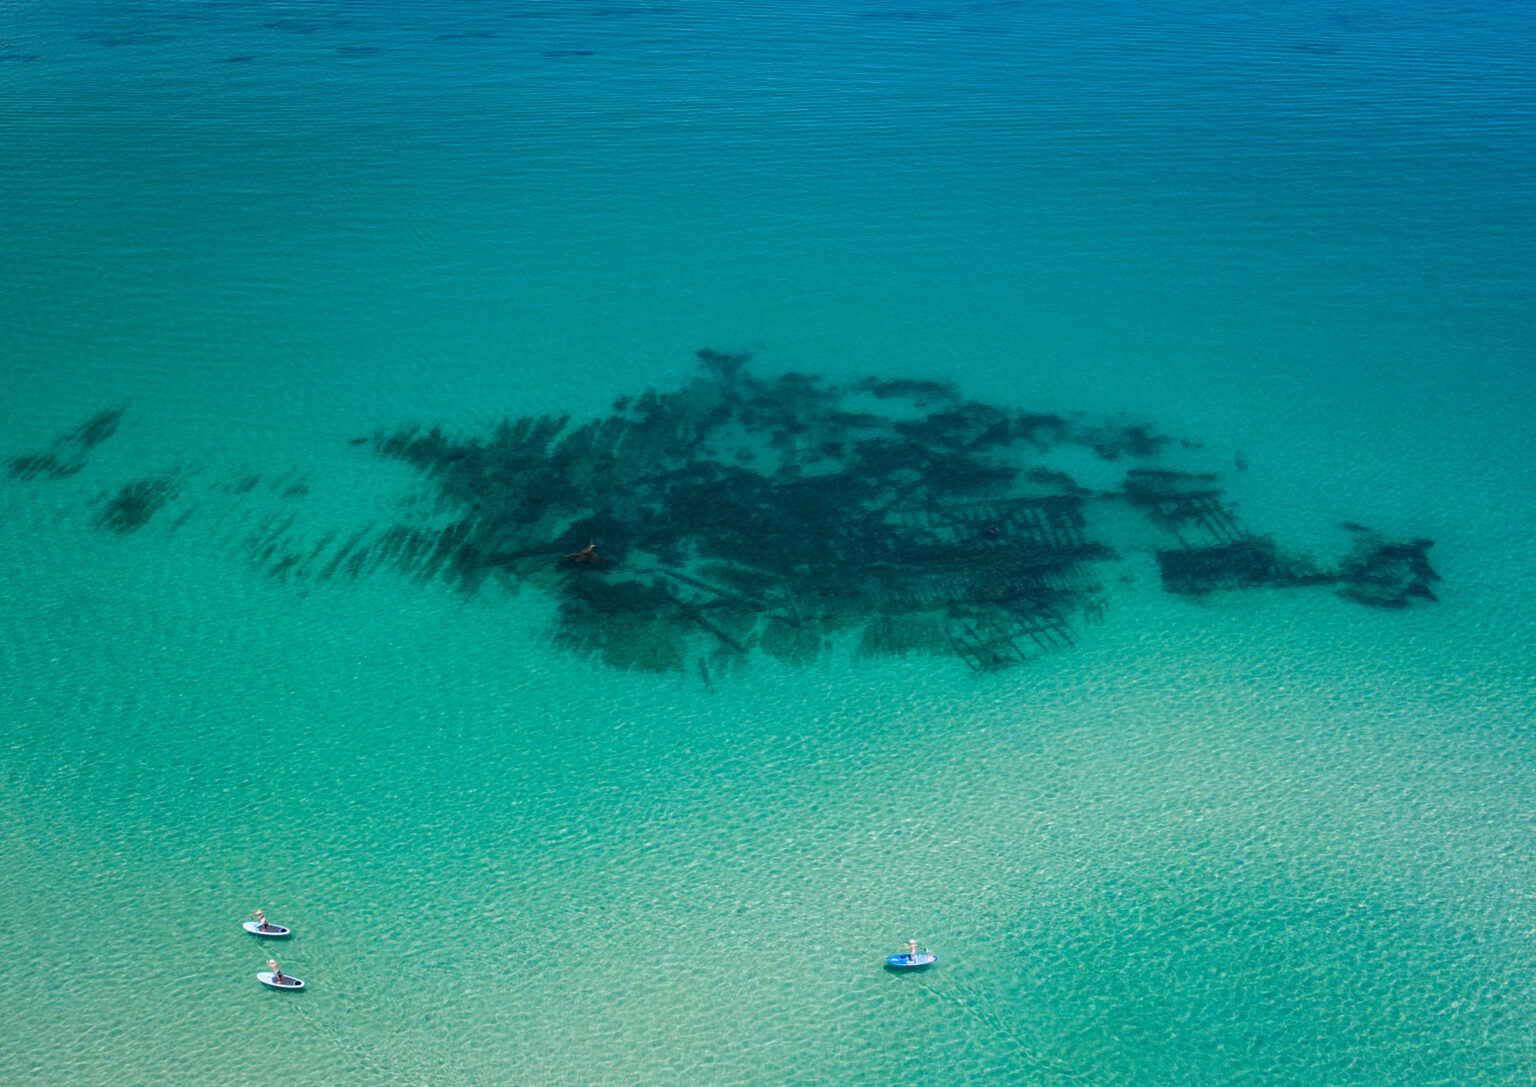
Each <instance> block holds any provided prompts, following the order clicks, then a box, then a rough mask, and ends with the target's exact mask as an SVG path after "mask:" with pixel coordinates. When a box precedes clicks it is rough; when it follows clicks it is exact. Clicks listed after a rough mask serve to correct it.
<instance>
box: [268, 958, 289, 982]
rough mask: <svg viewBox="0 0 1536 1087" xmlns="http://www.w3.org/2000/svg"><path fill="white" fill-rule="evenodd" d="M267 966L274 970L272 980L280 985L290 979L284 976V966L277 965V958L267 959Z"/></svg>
mask: <svg viewBox="0 0 1536 1087" xmlns="http://www.w3.org/2000/svg"><path fill="white" fill-rule="evenodd" d="M267 966H268V968H270V969H271V971H272V980H273V981H275V982H277V983H278V984H279V985H281V984H283V983H284V982H285V981H287V980H288V979H287V978H285V977H283V968H282V967H281V966H279V965H277V960H276V959H268V960H267Z"/></svg>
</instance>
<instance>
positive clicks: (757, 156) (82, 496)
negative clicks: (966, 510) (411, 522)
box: [0, 0, 1536, 1084]
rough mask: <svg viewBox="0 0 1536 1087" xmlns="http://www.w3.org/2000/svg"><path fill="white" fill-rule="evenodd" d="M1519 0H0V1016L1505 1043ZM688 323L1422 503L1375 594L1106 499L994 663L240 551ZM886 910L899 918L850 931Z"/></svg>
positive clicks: (537, 405) (134, 1078) (839, 1049)
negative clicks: (267, 965)
mask: <svg viewBox="0 0 1536 1087" xmlns="http://www.w3.org/2000/svg"><path fill="white" fill-rule="evenodd" d="M1533 44H1536V23H1532V22H1531V20H1529V19H1528V18H1527V17H1526V16H1525V13H1524V11H1523V10H1522V9H1521V8H1520V7H1519V6H1511V5H1503V4H1434V3H1422V2H1415V3H1409V4H1394V5H1386V4H1376V5H1351V6H1340V5H1331V4H1322V3H1307V4H1298V5H1287V6H1284V7H1281V6H1278V5H1276V6H1270V7H1268V8H1266V9H1254V8H1245V9H1242V10H1238V9H1234V8H1233V7H1232V6H1231V5H1220V4H1199V3H1192V4H1137V5H1130V4H1125V5H1110V6H1099V7H1097V8H1094V9H1093V10H1085V9H1084V8H1082V7H1081V6H1079V5H1071V4H1058V3H1043V4H1010V3H995V4H992V3H978V4H955V5H947V4H937V3H931V2H928V0H920V2H915V3H910V4H900V5H896V6H886V5H884V4H881V3H854V2H852V0H838V2H837V3H832V4H822V5H816V6H810V5H789V4H785V5H773V6H755V5H750V4H747V5H740V4H721V3H706V2H693V3H688V2H683V3H663V4H655V5H633V4H622V3H592V4H586V3H572V4H563V5H550V4H532V3H527V4H501V5H492V4H482V3H470V2H453V3H446V2H445V3H434V4H430V5H425V6H415V7H407V6H404V5H355V4H330V3H318V2H317V3H281V4H279V3H273V4H268V5H264V6H254V5H252V6H244V5H228V4H219V3H203V4H198V3H191V4H170V3H145V4H133V5H127V4H123V5H114V4H58V3H55V4H48V5H42V4H32V3H19V4H12V5H7V6H6V7H5V8H4V9H3V10H0V132H3V134H4V147H5V150H4V154H3V155H0V393H3V395H0V438H3V447H0V455H4V456H5V457H6V458H12V457H17V456H23V455H28V454H34V453H37V452H39V451H44V450H49V449H71V448H74V446H71V445H70V444H69V443H68V442H65V443H64V444H63V445H55V443H56V442H58V440H59V438H60V436H61V435H65V434H68V433H70V432H72V431H73V430H74V429H75V428H77V427H79V426H80V425H81V424H82V423H84V422H85V421H86V420H88V419H90V418H91V417H93V416H94V415H96V414H97V413H99V412H102V411H106V410H117V409H121V410H122V411H123V413H124V414H123V416H122V420H121V423H120V425H119V427H118V429H117V432H116V433H115V434H114V435H112V436H111V437H110V438H109V439H107V440H105V441H103V442H101V443H100V444H99V445H98V446H96V447H95V448H92V449H90V450H88V451H86V455H85V456H83V458H82V462H81V463H82V466H81V467H80V470H79V471H78V472H77V473H75V474H72V475H68V476H66V477H64V478H48V476H47V474H46V473H44V474H42V475H39V476H37V477H35V478H22V477H21V474H19V473H15V472H9V473H7V474H6V475H5V477H4V478H0V511H3V517H0V571H3V574H0V579H3V580H0V587H3V592H0V796H3V798H4V799H3V800H0V883H3V888H0V904H3V908H4V909H5V911H6V914H7V917H8V920H9V921H10V923H11V925H12V927H13V928H14V929H15V930H16V931H15V935H14V937H13V939H12V940H11V942H10V945H9V947H8V954H7V957H6V966H7V972H8V977H7V991H8V992H9V994H10V996H11V999H10V1000H8V1002H7V1011H6V1014H5V1015H4V1016H3V1017H0V1081H3V1082H6V1083H27V1084H33V1083H36V1084H52V1083H59V1084H63V1083H69V1084H98V1083H99V1084H107V1083H111V1084H123V1083H167V1082H171V1083H187V1084H230V1083H265V1082H271V1081H273V1080H274V1079H277V1078H281V1079H282V1080H283V1081H285V1082H289V1083H296V1084H329V1083H360V1084H371V1083H380V1084H405V1083H411V1084H503V1083H530V1084H532V1083H624V1084H633V1083H791V1082H794V1083H855V1082H857V1083H935V1084H944V1083H995V1082H1018V1083H1040V1084H1055V1083H1068V1082H1071V1083H1146V1084H1163V1083H1199V1084H1231V1083H1245V1082H1246V1083H1265V1084H1269V1083H1295V1084H1319V1083H1336V1084H1381V1083H1426V1084H1427V1083H1457V1084H1466V1083H1490V1084H1503V1083H1520V1082H1529V1081H1530V1080H1531V1079H1532V1077H1533V1075H1536V1043H1533V1042H1532V1041H1531V1035H1530V1030H1529V1028H1530V1024H1531V1022H1532V1019H1533V1013H1536V1007H1533V997H1532V996H1531V992H1532V989H1531V986H1532V982H1533V980H1536V891H1533V890H1532V888H1533V887H1536V862H1533V860H1532V856H1533V853H1532V848H1531V847H1532V843H1533V832H1536V817H1533V815H1532V813H1533V812H1536V787H1533V785H1532V779H1531V774H1530V772H1529V771H1530V767H1531V765H1532V760H1533V757H1536V751H1533V737H1532V729H1531V719H1532V712H1533V706H1536V666H1533V664H1532V661H1533V659H1536V655H1533V646H1536V638H1533V635H1536V623H1533V621H1532V618H1531V615H1530V609H1529V607H1528V604H1527V602H1526V600H1525V598H1524V597H1525V592H1526V589H1527V587H1528V586H1529V585H1531V584H1532V583H1533V577H1536V553H1533V552H1532V550H1531V548H1530V545H1529V541H1530V539H1531V538H1532V536H1533V529H1536V512H1533V510H1536V503H1533V498H1536V467H1533V464H1536V462H1533V460H1532V457H1531V449H1532V443H1533V439H1536V425H1533V422H1532V417H1531V413H1532V405H1533V404H1536V368H1533V366H1532V362H1533V357H1532V356H1533V350H1532V349H1533V346H1536V328H1533V321H1532V317H1531V314H1532V313H1533V312H1536V307H1533V305H1532V302H1533V293H1536V292H1533V287H1536V184H1533V181H1532V174H1531V166H1532V163H1533V162H1536V78H1533V76H1532V72H1533V71H1536V67H1533V61H1536V56H1533V53H1536V50H1533ZM701 347H710V348H716V349H723V350H750V351H752V352H753V353H754V361H753V363H752V365H753V367H755V368H759V369H760V370H761V371H762V372H764V373H779V372H783V371H786V370H792V369H794V370H801V371H809V372H815V373H820V374H825V375H828V376H829V377H830V378H831V379H835V380H838V381H846V380H849V379H852V378H855V377H857V376H859V375H876V376H880V377H887V378H897V377H901V378H907V377H911V378H922V379H941V380H949V381H954V382H957V383H958V384H959V385H960V386H961V388H962V389H963V390H964V392H965V393H966V394H967V395H969V396H974V397H977V398H980V399H982V400H985V401H988V402H990V403H994V404H1005V405H1010V406H1013V407H1017V408H1019V409H1028V410H1033V411H1048V412H1059V413H1063V414H1067V413H1072V412H1083V413H1085V415H1084V417H1085V418H1099V417H1103V416H1110V415H1117V414H1118V413H1125V415H1126V417H1127V418H1134V419H1138V420H1146V421H1148V422H1149V423H1150V424H1152V425H1155V426H1156V427H1157V428H1159V429H1160V430H1162V431H1165V432H1167V433H1169V434H1173V435H1178V436H1187V437H1189V438H1190V439H1191V440H1192V441H1195V440H1198V441H1199V442H1202V443H1204V444H1203V447H1201V448H1200V449H1199V450H1198V451H1197V453H1196V456H1197V458H1204V460H1205V462H1208V464H1209V465H1210V466H1211V467H1212V468H1213V469H1214V470H1220V471H1221V472H1222V473H1223V475H1222V485H1223V486H1224V487H1225V488H1226V489H1227V497H1228V498H1229V499H1230V500H1232V501H1235V502H1236V503H1238V508H1239V510H1240V512H1241V515H1242V518H1243V521H1244V523H1245V524H1247V525H1249V526H1251V527H1252V528H1254V530H1255V531H1260V532H1265V533H1273V534H1274V535H1275V536H1276V537H1277V538H1278V539H1281V540H1282V541H1284V542H1285V543H1286V545H1287V546H1289V547H1293V548H1295V549H1299V550H1310V551H1314V552H1316V553H1317V554H1319V555H1322V556H1328V555H1334V554H1337V553H1338V552H1339V551H1340V550H1341V549H1342V548H1344V547H1345V546H1347V533H1345V532H1344V531H1343V530H1341V529H1340V528H1339V527H1338V526H1339V523H1340V522H1342V521H1351V522H1359V523H1362V524H1366V525H1369V526H1370V527H1371V528H1373V529H1375V530H1377V531H1379V532H1381V533H1383V534H1384V535H1386V536H1387V537H1389V538H1393V539H1411V538H1417V537H1426V538H1431V539H1433V540H1434V541H1435V546H1434V548H1433V549H1432V551H1431V552H1430V557H1431V559H1432V561H1433V563H1434V565H1435V567H1436V569H1437V570H1438V571H1439V572H1440V574H1441V575H1442V576H1443V579H1444V580H1443V581H1442V582H1440V583H1437V585H1436V590H1435V591H1436V593H1437V595H1438V596H1439V601H1438V603H1426V604H1423V605H1422V606H1415V607H1411V608H1407V609H1404V610H1400V611H1399V610H1392V611H1388V610H1378V609H1368V608H1362V607H1359V606H1358V605H1356V604H1353V603H1351V602H1349V601H1346V600H1343V599H1341V598H1340V597H1339V596H1337V595H1335V594H1334V593H1331V592H1328V591H1326V590H1316V589H1309V588H1285V589H1255V590H1248V591H1232V592H1224V593H1213V594H1211V595H1209V596H1206V597H1203V598H1197V599H1192V598H1187V597H1179V596H1174V595H1171V594H1169V593H1166V592H1163V591H1161V589H1160V587H1159V580H1158V570H1157V566H1156V563H1155V561H1154V559H1153V557H1152V555H1151V545H1146V546H1122V547H1121V550H1122V552H1123V553H1122V554H1121V556H1120V558H1119V559H1118V560H1117V561H1116V563H1115V565H1114V566H1113V567H1112V568H1111V569H1110V570H1109V573H1108V576H1107V578H1106V587H1105V594H1104V602H1105V615H1104V621H1103V622H1102V623H1086V622H1076V623H1075V625H1074V630H1075V636H1076V639H1077V645H1076V647H1075V648H1074V649H1071V650H1070V651H1066V652H1060V653H1053V654H1050V655H1047V656H1044V657H1042V658H1040V659H1039V660H1036V661H1033V662H1032V663H1030V664H1028V665H1027V666H1021V667H1018V668H1014V669H1009V670H1006V671H1003V672H999V673H996V674H991V675H980V676H978V675H976V674H973V673H972V672H970V671H969V670H967V669H966V668H965V667H964V666H963V665H962V664H961V663H960V662H959V661H957V660H954V659H951V658H944V657H927V656H916V655H914V656H909V657H904V658H874V659H871V658H866V657H861V656H858V655H856V654H855V653H853V652H852V650H851V648H850V647H849V646H848V645H838V646H835V647H834V649H833V650H832V651H831V652H828V653H825V654H823V655H822V656H820V657H819V658H817V659H816V660H815V661H814V662H812V663H810V664H808V665H804V666H800V667H795V666H791V665H789V664H785V663H782V662H780V661H779V660H777V659H775V658H773V657H771V656H768V655H766V654H763V653H760V652H758V653H755V654H753V655H752V657H751V659H750V660H749V661H748V663H747V665H746V666H744V667H739V668H737V669H735V670H733V671H729V672H724V673H720V674H717V675H716V676H715V677H714V679H713V681H712V683H710V684H709V685H706V684H705V683H704V682H702V680H701V678H700V677H699V676H698V675H696V674H694V673H693V672H691V671H687V672H665V673H660V674H652V673H646V672H634V671H624V670H617V669H614V668H610V667H607V666H606V665H604V664H603V663H602V662H601V661H599V660H596V659H591V658H588V657H584V656H581V655H575V654H571V653H569V652H567V651H565V650H564V649H562V648H560V647H559V646H557V645H556V644H555V643H554V642H553V641H552V640H551V637H550V628H551V622H552V618H553V613H554V606H553V604H552V602H551V599H550V597H549V596H548V595H546V594H545V593H544V592H543V591H541V590H540V589H539V588H538V587H537V586H527V587H525V588H524V589H523V591H521V592H519V593H515V594H514V593H511V592H509V591H506V590H505V589H499V588H495V587H489V588H487V589H485V590H484V591H482V592H480V593H477V594H475V595H472V596H466V595H464V594H462V593H459V592H456V591H454V590H453V589H452V588H450V587H448V586H446V585H444V584H442V583H441V582H438V581H432V582H428V583H425V584H422V583H418V582H416V581H413V580H411V579H410V578H407V577H402V576H397V575H396V574H394V573H391V572H390V571H388V570H380V571H376V572H375V573H373V574H371V575H368V576H365V577H362V578H359V579H355V580H347V579H335V580H330V581H326V580H323V579H309V580H304V579H286V580H285V579H281V578H273V577H271V576H269V574H268V573H267V572H264V570H263V567H262V565H261V563H260V562H255V561H252V555H251V553H250V549H249V548H248V546H247V545H246V541H247V540H248V539H250V537H251V536H252V534H253V533H260V532H262V531H270V530H271V529H272V528H273V527H274V526H284V525H287V526H288V527H287V528H286V529H285V531H289V532H291V533H293V534H294V535H295V536H296V537H301V538H303V539H306V540H319V539H323V538H324V536H325V534H326V533H328V532H338V533H341V534H343V535H344V534H345V533H347V532H349V531H351V530H352V529H353V528H354V527H355V526H357V525H360V524H369V523H373V522H378V521H387V520H388V519H389V518H391V517H394V516H397V515H398V513H399V511H400V510H401V509H403V508H415V507H412V506H409V504H410V503H413V502H414V503H417V504H418V505H419V504H420V503H421V502H422V501H423V499H422V497H421V495H422V492H423V483H422V480H421V479H420V478H418V477H416V476H414V475H413V474H412V473H411V472H410V471H409V470H408V469H406V468H405V467H404V466H402V465H399V464H394V463H389V462H383V461H380V460H377V459H376V458H372V457H370V456H369V455H368V454H367V453H366V451H364V450H360V449H359V448H357V447H354V446H350V445H349V444H348V441H349V440H350V439H352V438H354V437H356V436H359V435H368V434H372V433H374V432H376V431H378V430H381V429H390V428H393V427H396V426H398V425H401V424H408V423H416V422H422V423H433V422H440V423H442V424H444V425H445V426H447V427H448V428H450V429H453V430H456V431H460V432H468V433H473V432H478V431H481V430H484V429H486V428H488V427H489V426H491V425H492V424H493V423H494V422H495V421H496V420H498V419H500V418H503V417H506V416H508V415H523V414H529V413H542V412H569V413H571V414H572V415H573V416H574V417H576V418H577V419H583V418H589V417H592V416H594V415H597V414H600V413H603V412H606V411H607V410H608V406H609V404H610V403H611V402H612V401H613V400H614V399H615V398H616V397H620V396H625V395H633V394H637V393H640V392H642V391H644V390H645V389H646V388H648V387H655V388H658V389H661V390H671V389H676V388H678V387H680V386H681V385H683V384H684V383H685V382H687V381H688V380H690V379H691V378H692V376H693V374H694V373H695V370H696V360H695V359H694V357H693V353H694V351H695V350H696V349H698V348H701ZM76 444H78V443H76ZM1079 460H1080V463H1079V462H1077V461H1074V462H1072V463H1071V464H1070V465H1068V467H1069V468H1070V469H1071V470H1072V471H1074V472H1078V471H1079V470H1081V471H1082V472H1083V473H1088V474H1090V475H1091V474H1092V473H1093V472H1095V471H1101V470H1104V468H1105V466H1104V465H1103V464H1102V463H1099V462H1097V461H1096V460H1095V458H1094V457H1092V456H1091V455H1089V454H1087V453H1083V454H1082V455H1081V457H1080V458H1079ZM1239 462H1241V464H1242V465H1243V466H1244V469H1243V470H1238V468H1237V464H1238V463H1239ZM1121 467H1123V465H1121V466H1117V467H1116V470H1117V471H1118V470H1119V468H1121ZM143 479H158V480H166V481H170V484H171V486H172V487H173V488H174V494H173V495H172V496H171V497H170V499H169V501H168V502H167V504H166V507H165V508H164V509H163V510H162V511H160V512H159V513H156V514H155V515H154V516H153V517H151V518H149V520H148V521H147V523H146V524H144V525H143V526H142V527H139V528H137V529H136V530H134V531H130V532H121V533H119V532H113V531H104V530H103V529H102V528H100V527H98V526H97V523H96V518H97V516H98V515H99V513H100V511H101V510H102V509H103V503H104V502H105V501H106V500H108V499H110V497H111V496H112V495H113V494H115V493H117V492H118V489H119V488H121V487H122V486H123V485H124V484H125V483H129V482H132V481H135V480H143ZM251 480H254V482H250V484H249V486H246V485H245V483H244V482H242V481H251ZM242 488H243V489H242ZM290 495H291V497H290ZM258 906H260V907H263V908H264V909H265V910H266V912H267V913H268V915H269V916H271V917H273V918H275V919H277V920H280V921H283V922H285V923H289V924H292V925H294V926H295V928H296V930H297V934H296V936H295V938H294V939H293V940H291V941H290V942H289V943H288V944H287V945H286V946H283V947H282V948H281V952H282V959H283V965H284V968H285V969H286V970H288V971H290V972H292V973H294V974H297V975H298V976H300V977H304V978H305V979H307V981H308V982H309V985H310V990H309V991H308V992H305V993H303V994H279V993H271V992H268V991H266V990H264V989H262V988H261V987H260V986H259V985H258V984H257V983H256V981H255V979H254V974H255V972H256V970H258V969H259V968H260V967H261V963H262V960H263V959H264V958H265V955H266V953H267V952H268V951H270V950H271V947H270V946H268V947H262V946H257V945H256V943H255V942H254V941H253V940H251V939H250V938H249V937H246V936H244V935H243V934H242V933H241V932H240V931H239V928H238V924H239V922H240V921H241V920H242V919H243V918H244V917H245V916H246V914H248V913H249V911H250V910H252V909H254V908H256V907H258ZM909 936H916V937H917V938H918V939H919V940H921V941H922V942H924V943H926V944H928V945H930V946H932V947H933V948H934V949H935V950H936V951H937V952H938V953H939V954H940V956H941V961H940V964H939V965H938V966H937V967H936V968H935V969H933V970H931V971H929V972H927V973H926V974H923V975H921V976H915V977H914V976H893V975H890V974H888V973H886V972H884V971H882V970H881V969H880V963H881V958H882V956H883V955H885V954H887V953H889V952H890V951H891V950H894V948H895V946H896V945H897V944H898V943H899V942H901V941H904V940H905V939H906V938H907V937H909Z"/></svg>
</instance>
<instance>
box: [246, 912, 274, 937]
mask: <svg viewBox="0 0 1536 1087" xmlns="http://www.w3.org/2000/svg"><path fill="white" fill-rule="evenodd" d="M251 918H252V920H254V921H255V922H256V927H257V928H259V929H261V931H262V932H266V931H267V929H269V928H271V927H272V926H271V925H269V924H267V915H266V914H264V913H262V912H261V911H260V910H257V911H256V912H255V913H253V914H251Z"/></svg>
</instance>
